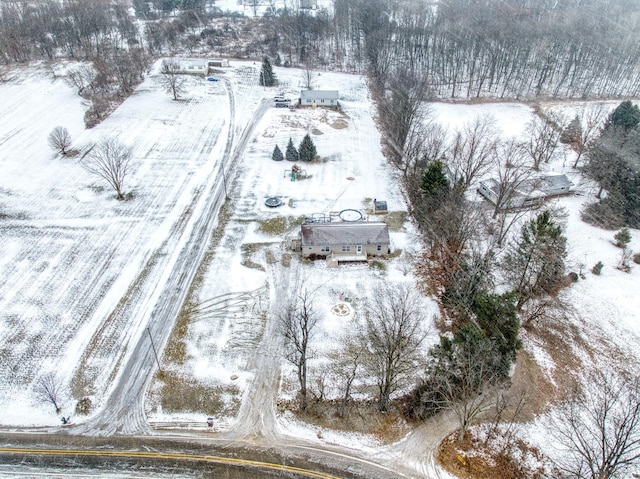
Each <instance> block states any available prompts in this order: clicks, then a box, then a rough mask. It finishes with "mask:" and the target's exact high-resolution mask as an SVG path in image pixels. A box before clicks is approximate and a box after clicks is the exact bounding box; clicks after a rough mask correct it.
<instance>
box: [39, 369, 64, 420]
mask: <svg viewBox="0 0 640 479" xmlns="http://www.w3.org/2000/svg"><path fill="white" fill-rule="evenodd" d="M62 393H63V387H62V383H61V382H60V380H59V379H58V378H57V377H56V375H55V374H54V373H47V374H45V375H44V376H41V377H40V378H38V380H37V381H36V384H35V394H36V397H37V398H38V399H39V400H40V401H42V402H45V403H51V404H53V407H54V408H56V413H57V414H60V411H61V410H62V408H61V407H60V399H61V396H62Z"/></svg>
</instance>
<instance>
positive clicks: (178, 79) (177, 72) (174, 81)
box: [160, 59, 186, 100]
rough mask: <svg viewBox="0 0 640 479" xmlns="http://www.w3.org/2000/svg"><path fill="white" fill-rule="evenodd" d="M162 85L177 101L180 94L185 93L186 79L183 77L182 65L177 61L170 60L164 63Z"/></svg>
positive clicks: (161, 71)
mask: <svg viewBox="0 0 640 479" xmlns="http://www.w3.org/2000/svg"><path fill="white" fill-rule="evenodd" d="M160 73H162V76H161V77H160V78H161V79H162V84H163V86H164V87H166V89H167V91H168V92H170V93H171V94H172V95H173V99H174V100H177V99H178V98H179V97H180V94H181V93H183V92H184V85H185V82H186V78H185V77H184V75H182V70H181V68H180V63H178V61H177V60H173V59H169V60H163V61H162V69H161V70H160Z"/></svg>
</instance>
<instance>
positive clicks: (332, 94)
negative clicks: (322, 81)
mask: <svg viewBox="0 0 640 479" xmlns="http://www.w3.org/2000/svg"><path fill="white" fill-rule="evenodd" d="M300 98H302V99H303V100H337V99H338V90H302V91H301V92H300Z"/></svg>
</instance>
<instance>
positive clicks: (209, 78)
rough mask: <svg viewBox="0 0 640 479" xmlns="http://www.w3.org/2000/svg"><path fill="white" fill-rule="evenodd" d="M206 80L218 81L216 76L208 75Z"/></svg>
mask: <svg viewBox="0 0 640 479" xmlns="http://www.w3.org/2000/svg"><path fill="white" fill-rule="evenodd" d="M207 81H218V79H217V78H216V77H208V78H207Z"/></svg>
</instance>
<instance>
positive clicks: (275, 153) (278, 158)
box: [271, 145, 284, 161]
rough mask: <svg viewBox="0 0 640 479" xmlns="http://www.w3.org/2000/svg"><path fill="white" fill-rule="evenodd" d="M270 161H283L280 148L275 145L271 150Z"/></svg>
mask: <svg viewBox="0 0 640 479" xmlns="http://www.w3.org/2000/svg"><path fill="white" fill-rule="evenodd" d="M271 159H272V160H273V161H282V160H284V155H283V154H282V151H280V147H279V146H278V145H276V147H275V148H274V149H273V153H272V155H271Z"/></svg>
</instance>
